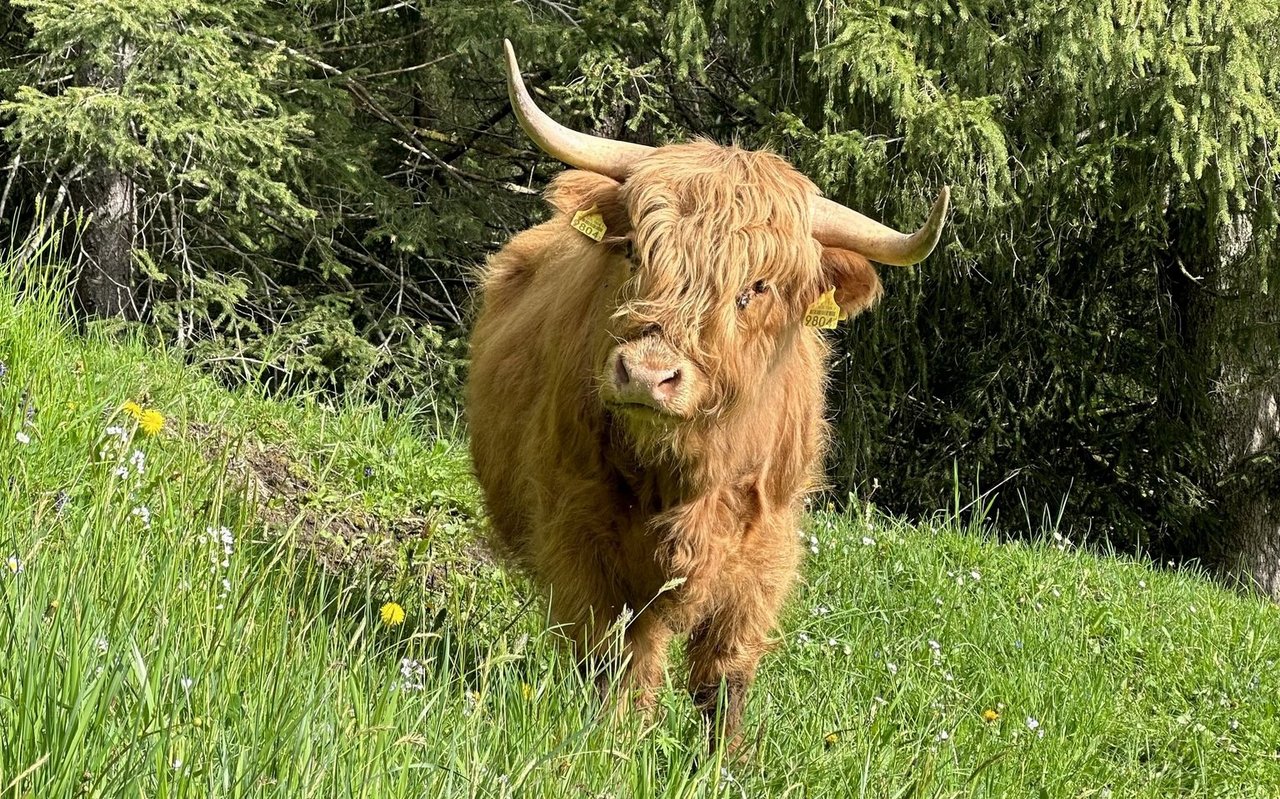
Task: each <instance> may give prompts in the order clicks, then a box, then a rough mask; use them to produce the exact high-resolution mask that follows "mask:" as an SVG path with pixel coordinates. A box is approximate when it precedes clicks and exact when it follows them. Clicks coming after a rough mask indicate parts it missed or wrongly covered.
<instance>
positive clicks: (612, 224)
mask: <svg viewBox="0 0 1280 799" xmlns="http://www.w3.org/2000/svg"><path fill="white" fill-rule="evenodd" d="M620 188H622V184H621V183H619V182H618V181H616V180H614V179H613V178H610V177H605V176H604V175H597V174H596V173H595V172H584V171H582V170H579V169H569V170H565V171H564V172H561V173H560V174H559V175H556V176H555V178H553V179H552V180H551V183H550V184H549V185H548V186H547V193H546V196H547V202H548V203H550V204H551V207H552V208H555V209H556V210H557V211H559V212H560V213H562V214H568V215H569V216H573V215H574V214H576V213H577V212H579V211H585V210H587V209H589V208H591V207H592V206H595V207H596V209H597V210H599V211H600V214H601V216H603V217H604V225H605V231H606V235H608V236H609V237H610V238H615V237H619V236H625V235H627V234H628V233H630V232H631V220H630V218H629V217H628V216H627V209H626V208H625V207H624V206H623V204H622V200H621V199H620V198H619V196H618V190H619V189H620Z"/></svg>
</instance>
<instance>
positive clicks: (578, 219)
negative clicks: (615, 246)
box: [569, 205, 605, 241]
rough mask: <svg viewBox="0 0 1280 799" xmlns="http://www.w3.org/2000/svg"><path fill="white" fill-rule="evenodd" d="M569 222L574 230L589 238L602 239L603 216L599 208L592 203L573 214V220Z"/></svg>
mask: <svg viewBox="0 0 1280 799" xmlns="http://www.w3.org/2000/svg"><path fill="white" fill-rule="evenodd" d="M569 224H570V225H571V226H573V229H574V230H576V231H578V232H579V233H581V234H582V235H584V236H586V237H587V238H589V239H593V240H595V241H601V240H602V239H604V234H605V227H604V216H603V215H601V213H600V209H599V208H597V207H596V206H594V205H593V206H591V207H590V208H587V209H585V210H582V211H579V212H577V213H576V214H574V215H573V220H572V221H571V222H569Z"/></svg>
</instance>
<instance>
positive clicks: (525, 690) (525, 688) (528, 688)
mask: <svg viewBox="0 0 1280 799" xmlns="http://www.w3.org/2000/svg"><path fill="white" fill-rule="evenodd" d="M520 693H522V694H524V698H525V699H532V698H533V686H532V685H530V684H529V683H527V682H522V683H520Z"/></svg>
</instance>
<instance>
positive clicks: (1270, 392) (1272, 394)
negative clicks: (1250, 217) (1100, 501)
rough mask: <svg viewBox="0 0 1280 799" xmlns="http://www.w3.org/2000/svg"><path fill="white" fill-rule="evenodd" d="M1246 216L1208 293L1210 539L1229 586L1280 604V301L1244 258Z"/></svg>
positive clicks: (1222, 237)
mask: <svg viewBox="0 0 1280 799" xmlns="http://www.w3.org/2000/svg"><path fill="white" fill-rule="evenodd" d="M1252 234H1253V230H1252V228H1251V226H1250V225H1249V223H1248V222H1247V221H1246V220H1245V219H1244V218H1242V217H1241V218H1237V220H1236V223H1235V224H1233V225H1231V226H1229V227H1227V228H1225V229H1224V230H1222V231H1220V233H1219V237H1218V253H1219V254H1218V266H1219V268H1218V269H1217V270H1216V279H1215V280H1213V281H1212V283H1211V286H1210V287H1209V289H1208V290H1206V291H1203V292H1201V294H1200V298H1199V299H1200V302H1201V303H1202V304H1203V306H1204V307H1205V309H1206V312H1204V313H1202V314H1200V315H1199V317H1200V318H1201V319H1202V320H1203V321H1204V323H1205V325H1206V327H1207V333H1208V334H1209V337H1208V341H1209V342H1210V345H1209V347H1206V348H1203V349H1202V350H1201V352H1202V353H1203V354H1204V355H1206V356H1208V358H1207V359H1208V361H1209V363H1210V364H1211V365H1212V369H1213V372H1212V373H1211V374H1212V375H1213V379H1212V381H1211V383H1210V384H1209V385H1208V399H1209V400H1210V402H1209V412H1208V414H1206V420H1207V421H1208V429H1206V430H1204V434H1205V437H1204V439H1203V440H1204V441H1206V442H1207V444H1208V451H1209V453H1210V455H1211V456H1212V460H1213V462H1214V465H1215V466H1216V467H1218V468H1217V470H1216V472H1217V473H1216V475H1215V478H1216V479H1215V481H1214V488H1213V492H1212V494H1213V500H1214V505H1215V506H1216V507H1215V508H1213V509H1212V511H1213V512H1215V513H1216V514H1219V519H1218V521H1219V525H1217V529H1218V531H1219V533H1220V537H1219V538H1218V539H1217V540H1214V541H1210V542H1207V543H1209V544H1210V546H1209V547H1208V550H1207V552H1208V554H1209V556H1210V559H1211V561H1212V562H1214V563H1215V564H1216V566H1217V567H1218V568H1219V569H1220V570H1221V571H1222V573H1223V575H1224V576H1225V577H1227V578H1228V579H1229V580H1231V581H1234V582H1239V583H1241V584H1243V585H1245V586H1247V587H1252V588H1256V589H1257V590H1258V591H1260V592H1262V593H1264V594H1266V595H1268V596H1270V597H1272V598H1273V599H1277V600H1280V296H1277V292H1276V291H1275V289H1274V288H1273V289H1271V290H1270V291H1268V289H1267V286H1266V275H1265V272H1264V271H1263V270H1261V269H1259V268H1258V263H1259V259H1262V260H1263V261H1264V262H1265V256H1255V257H1254V258H1245V257H1244V254H1245V253H1246V251H1247V250H1248V249H1249V247H1250V244H1251V243H1252V238H1253V235H1252Z"/></svg>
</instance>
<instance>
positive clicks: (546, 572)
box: [538, 546, 623, 685]
mask: <svg viewBox="0 0 1280 799" xmlns="http://www.w3.org/2000/svg"><path fill="white" fill-rule="evenodd" d="M584 551H590V550H585V549H584V548H583V547H577V546H564V547H561V548H557V549H554V550H552V551H550V552H546V553H543V557H542V559H541V560H540V562H539V563H538V570H539V574H540V576H541V577H542V579H543V580H544V581H545V582H546V583H547V584H548V585H549V586H550V593H551V609H550V610H551V622H552V624H553V625H555V626H556V627H557V628H559V630H560V632H562V633H563V634H564V635H565V636H567V637H568V638H569V639H570V640H571V641H572V642H573V648H574V655H575V656H576V658H577V660H578V665H579V667H580V668H582V669H583V670H584V672H586V673H588V674H593V675H595V676H596V677H597V680H598V681H600V682H602V683H604V684H606V685H607V684H608V682H609V675H610V672H611V671H612V670H613V668H614V665H615V664H616V662H617V661H618V660H619V658H620V655H621V652H622V640H621V638H620V637H619V636H618V633H619V632H620V630H621V628H620V626H619V624H618V620H619V617H620V615H621V614H622V609H623V597H622V594H621V591H620V589H619V585H618V580H617V579H616V578H614V577H613V575H612V571H611V570H610V569H609V568H608V567H607V564H606V563H605V562H604V561H603V560H602V559H600V558H599V557H591V556H586V557H583V556H582V555H581V554H580V553H582V552H584Z"/></svg>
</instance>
